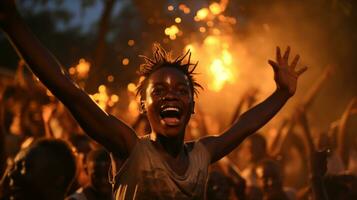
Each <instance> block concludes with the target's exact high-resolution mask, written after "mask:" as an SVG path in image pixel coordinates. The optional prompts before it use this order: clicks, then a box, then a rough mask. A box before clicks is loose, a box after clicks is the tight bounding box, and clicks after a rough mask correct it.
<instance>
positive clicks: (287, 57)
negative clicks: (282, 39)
mask: <svg viewBox="0 0 357 200" xmlns="http://www.w3.org/2000/svg"><path fill="white" fill-rule="evenodd" d="M289 54H290V46H288V47H287V48H286V51H285V53H284V56H283V61H284V62H285V63H286V64H287V63H288V59H289Z"/></svg>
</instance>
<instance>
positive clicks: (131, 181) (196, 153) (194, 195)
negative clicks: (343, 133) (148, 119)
mask: <svg viewBox="0 0 357 200" xmlns="http://www.w3.org/2000/svg"><path fill="white" fill-rule="evenodd" d="M185 145H186V144H185ZM188 156H189V166H188V168H187V170H186V172H185V174H183V175H178V174H177V173H175V172H174V171H172V169H171V168H170V167H169V165H168V163H167V162H166V161H165V160H163V158H162V157H161V156H160V155H159V152H158V151H157V150H156V149H155V147H154V146H153V144H152V142H151V141H150V138H149V137H144V138H142V139H140V140H139V141H138V143H137V144H136V145H135V147H134V150H133V151H132V153H131V154H130V156H129V157H128V159H127V160H126V161H125V163H124V164H123V166H122V168H121V169H120V170H119V173H118V174H117V175H116V176H115V178H114V181H115V183H114V195H115V199H116V200H122V199H125V200H127V199H130V200H131V199H140V200H141V199H178V200H180V199H204V198H205V189H206V182H207V175H208V166H209V164H210V155H209V152H208V151H207V149H206V147H205V146H204V145H203V144H202V143H201V142H194V143H193V148H191V150H189V151H188Z"/></svg>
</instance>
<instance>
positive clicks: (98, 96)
mask: <svg viewBox="0 0 357 200" xmlns="http://www.w3.org/2000/svg"><path fill="white" fill-rule="evenodd" d="M90 97H91V98H92V99H93V100H94V101H95V102H96V103H97V104H98V105H99V107H100V108H101V109H102V110H104V111H105V110H106V109H107V107H113V106H114V105H115V104H116V103H117V102H118V101H119V96H118V95H116V94H112V95H109V92H108V90H107V87H106V86H105V85H100V86H99V87H98V92H97V93H95V94H93V95H90Z"/></svg>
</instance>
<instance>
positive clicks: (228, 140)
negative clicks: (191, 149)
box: [201, 47, 307, 162]
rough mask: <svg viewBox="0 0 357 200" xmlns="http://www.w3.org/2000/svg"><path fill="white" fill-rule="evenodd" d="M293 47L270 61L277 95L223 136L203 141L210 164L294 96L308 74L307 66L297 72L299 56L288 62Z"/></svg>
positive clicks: (250, 112) (241, 119)
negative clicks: (301, 80) (298, 81)
mask: <svg viewBox="0 0 357 200" xmlns="http://www.w3.org/2000/svg"><path fill="white" fill-rule="evenodd" d="M289 53H290V47H288V48H287V50H286V52H285V53H284V55H283V56H281V53H280V48H279V47H277V50H276V62H274V61H271V60H269V64H270V65H271V66H272V67H273V70H274V79H275V82H276V85H277V89H276V90H275V92H274V93H273V94H272V95H271V96H270V97H268V98H267V99H266V100H265V101H263V102H262V103H260V104H258V105H257V106H255V107H253V108H252V109H250V110H248V111H247V112H245V113H244V114H242V115H241V116H240V117H239V118H238V119H237V120H236V121H235V122H234V123H233V125H232V126H231V127H230V128H229V129H228V130H226V131H225V132H223V134H221V135H220V136H211V137H206V138H203V139H201V141H202V142H203V143H204V144H205V146H206V147H207V149H208V151H209V152H210V154H211V162H215V161H217V160H219V159H221V158H222V157H224V156H225V155H227V154H228V153H229V152H231V151H232V150H233V149H234V148H236V147H237V146H238V145H239V144H240V143H241V142H242V141H243V140H244V139H245V138H246V137H248V136H249V135H251V134H253V133H254V132H256V131H257V130H258V129H259V128H261V127H262V126H263V125H264V124H266V123H267V122H268V121H269V120H270V119H271V118H272V117H273V116H274V115H275V114H276V113H277V112H278V111H279V110H280V109H281V107H283V105H284V104H285V103H286V101H287V100H288V99H289V98H290V97H291V96H293V95H294V93H295V90H296V84H297V79H298V77H299V76H300V75H301V74H302V73H303V72H305V71H306V69H307V68H306V67H304V68H302V69H300V70H298V71H295V67H296V65H297V62H298V61H299V55H297V56H295V58H294V60H293V61H292V63H291V64H289V63H288V58H289Z"/></svg>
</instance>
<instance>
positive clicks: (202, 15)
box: [196, 8, 209, 20]
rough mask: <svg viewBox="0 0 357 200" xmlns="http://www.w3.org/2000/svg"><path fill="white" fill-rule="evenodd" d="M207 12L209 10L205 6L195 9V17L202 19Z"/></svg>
mask: <svg viewBox="0 0 357 200" xmlns="http://www.w3.org/2000/svg"><path fill="white" fill-rule="evenodd" d="M208 14H209V10H208V9H207V8H201V9H200V10H198V11H197V13H196V17H197V19H198V20H204V19H205V18H206V17H207V16H208Z"/></svg>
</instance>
